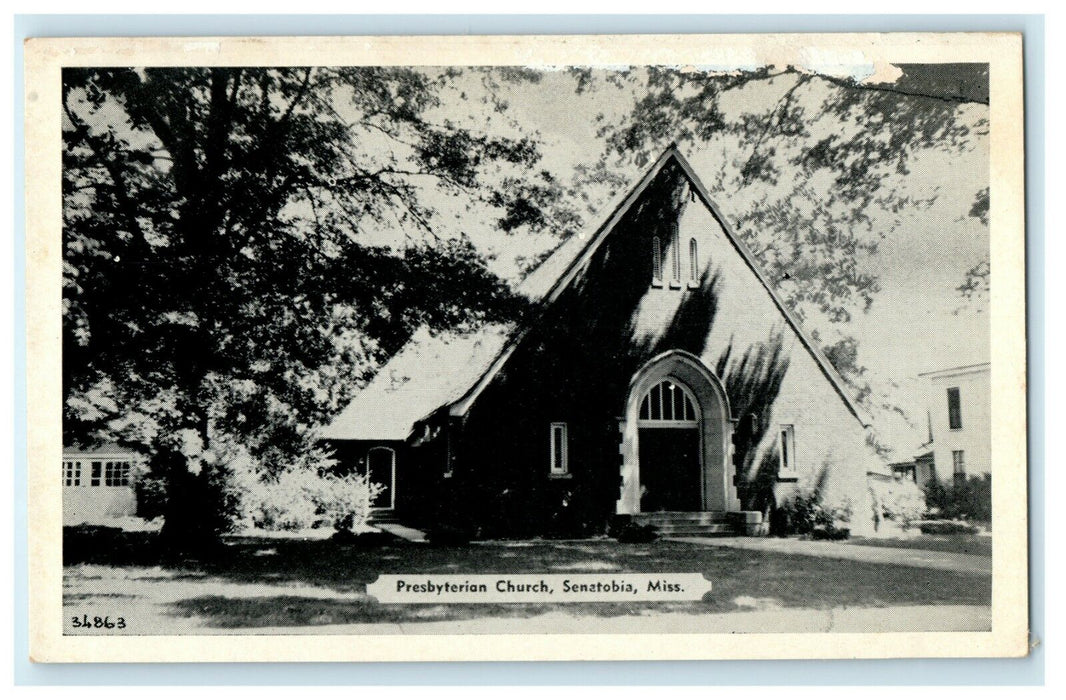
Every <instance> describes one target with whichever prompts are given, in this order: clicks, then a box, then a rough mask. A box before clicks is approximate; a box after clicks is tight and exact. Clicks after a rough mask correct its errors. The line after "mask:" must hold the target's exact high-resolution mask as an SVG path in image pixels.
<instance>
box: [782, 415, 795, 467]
mask: <svg viewBox="0 0 1066 700" xmlns="http://www.w3.org/2000/svg"><path fill="white" fill-rule="evenodd" d="M780 442H781V444H780V451H781V471H782V472H790V473H791V472H794V471H796V434H795V429H794V428H793V426H791V425H782V426H781V435H780Z"/></svg>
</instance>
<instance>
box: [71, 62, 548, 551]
mask: <svg viewBox="0 0 1066 700" xmlns="http://www.w3.org/2000/svg"><path fill="white" fill-rule="evenodd" d="M455 77H456V74H455V73H454V72H449V71H441V72H437V73H434V72H432V71H416V70H406V69H398V68H342V69H328V68H282V69H259V68H256V69H246V68H245V69H242V68H188V69H186V68H167V69H144V70H134V69H124V68H120V69H68V70H66V71H65V72H64V75H63V93H62V97H63V110H64V114H65V120H64V126H63V137H64V139H63V140H64V153H63V157H64V169H63V177H64V182H63V185H64V286H63V297H64V298H63V313H64V323H63V352H64V363H63V367H64V391H65V412H64V413H65V415H64V418H65V420H64V432H65V435H64V437H65V439H66V440H68V441H91V440H94V439H108V438H110V439H117V440H119V441H120V442H123V443H125V444H127V445H130V446H133V447H137V448H139V449H141V450H143V451H145V452H147V453H148V454H150V455H151V456H152V459H153V462H154V464H155V468H156V469H158V470H159V471H160V472H161V473H162V474H163V475H164V476H165V478H166V480H167V487H168V488H167V490H168V495H169V501H168V505H167V508H166V512H165V516H166V521H165V525H164V533H165V534H167V535H169V536H170V537H171V538H172V540H173V541H174V543H175V544H196V543H198V542H200V541H206V540H208V539H210V538H211V536H212V535H213V533H214V532H215V531H216V528H215V527H214V526H213V521H214V520H215V519H216V518H215V516H217V515H218V513H217V511H218V509H219V508H220V507H221V504H220V503H218V502H211V501H209V500H208V496H205V495H204V494H207V493H209V492H210V489H209V488H207V486H206V484H208V483H209V482H210V479H211V478H212V475H213V474H214V475H215V476H217V473H218V472H219V470H221V469H223V468H224V464H223V463H224V461H225V456H224V454H223V453H224V452H225V449H227V448H228V446H230V445H231V443H232V442H234V441H236V442H238V443H241V447H242V448H243V449H246V450H248V451H251V452H252V453H253V454H255V453H259V454H265V453H267V452H270V451H271V450H273V451H277V450H282V451H284V450H286V449H287V450H289V451H290V452H294V451H297V450H299V449H300V445H301V441H302V440H303V439H304V437H305V427H306V426H307V425H309V424H312V423H314V422H315V421H316V420H319V419H321V418H322V417H323V416H324V415H325V414H326V413H327V412H328V411H329V410H331V409H333V408H335V407H336V406H337V404H338V402H339V401H340V400H341V399H342V398H343V392H344V389H345V387H350V386H352V385H353V383H355V382H356V381H357V380H358V379H359V378H360V376H361V374H365V373H366V372H367V371H368V369H369V368H370V367H371V366H372V365H373V363H374V361H375V360H376V359H379V358H380V357H382V356H385V355H387V354H389V353H390V352H392V351H394V350H395V349H396V348H397V347H398V346H399V345H400V344H401V343H402V342H403V341H404V340H405V339H406V338H407V337H408V336H409V335H410V333H411V332H412V330H413V329H414V328H415V327H416V326H418V325H422V324H429V325H431V326H435V327H450V326H455V325H461V324H463V323H469V322H471V321H472V320H477V319H483V318H491V317H493V316H495V315H498V314H505V315H508V316H513V315H514V314H515V313H516V312H520V311H521V306H520V305H519V304H518V302H517V301H515V300H514V299H513V298H512V297H511V296H510V295H509V293H508V291H507V290H508V288H507V286H506V285H504V284H503V283H502V282H501V281H500V280H499V279H497V278H496V277H495V276H493V275H492V274H490V273H489V271H488V269H487V267H486V264H485V261H484V259H483V258H482V256H481V255H479V254H478V252H477V251H476V250H475V248H474V247H473V246H472V245H471V243H470V242H469V240H467V239H466V238H464V237H462V236H458V237H448V238H442V237H439V236H437V234H436V223H437V219H438V217H437V216H436V212H435V208H434V207H433V206H432V203H433V202H438V201H442V198H455V197H466V198H468V199H471V200H482V201H484V202H486V203H487V204H489V205H491V207H492V209H491V210H492V211H495V212H496V213H497V214H498V215H499V217H500V218H501V219H503V220H504V221H505V225H506V227H507V228H508V229H509V230H515V229H518V228H521V227H522V226H531V227H536V226H543V225H546V224H547V223H548V222H547V221H546V220H545V218H544V214H543V211H537V212H530V211H525V210H523V209H521V208H520V206H521V204H520V203H521V202H522V201H523V199H524V197H523V196H522V192H523V188H524V187H525V186H526V179H524V178H523V177H522V174H523V173H526V172H530V168H531V167H532V166H533V165H535V164H536V162H537V161H538V159H539V154H538V151H537V147H536V144H535V143H534V142H533V141H532V140H530V139H528V138H524V137H522V136H521V134H514V135H504V136H500V135H491V134H490V133H488V132H485V131H476V130H474V129H473V128H470V127H469V126H467V127H464V126H460V125H457V124H455V123H453V122H451V121H449V120H447V119H445V118H444V117H442V116H441V115H440V110H439V109H438V108H439V105H440V93H441V92H442V91H443V90H446V89H448V86H449V85H450V84H451V81H452V79H454V78H455ZM498 109H501V110H502V109H503V107H499V108H498ZM534 172H535V171H534ZM529 186H530V187H531V188H536V187H537V186H538V185H537V184H536V183H535V182H532V181H531V182H530V185H529ZM536 196H538V197H540V198H542V199H543V197H544V196H545V195H544V193H543V192H541V193H539V194H537V195H536ZM534 214H535V215H534ZM390 230H391V231H403V232H404V235H406V236H407V238H408V239H407V241H406V242H405V243H403V244H401V245H395V244H393V245H389V246H386V245H374V244H373V242H374V240H375V239H374V235H375V233H378V234H380V233H381V232H382V231H390Z"/></svg>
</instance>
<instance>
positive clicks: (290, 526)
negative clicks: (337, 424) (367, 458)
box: [243, 469, 382, 532]
mask: <svg viewBox="0 0 1066 700" xmlns="http://www.w3.org/2000/svg"><path fill="white" fill-rule="evenodd" d="M381 488H382V487H381V486H380V485H378V484H372V483H371V482H370V480H369V478H368V477H367V476H365V475H363V474H354V473H353V474H346V475H343V476H338V475H336V474H322V473H319V472H317V471H310V470H296V469H289V470H286V471H283V472H281V473H279V474H277V475H274V476H270V475H266V476H262V477H260V479H259V480H258V481H256V482H253V483H251V484H249V485H248V486H247V487H246V488H245V492H244V495H243V509H244V512H245V518H246V519H247V520H248V521H250V523H251V524H253V525H254V526H256V527H261V528H264V529H268V530H301V529H305V528H312V527H321V526H331V527H333V528H334V529H336V530H347V531H352V532H359V531H362V530H365V529H366V523H367V520H368V519H369V518H370V510H371V503H372V502H373V499H374V497H375V496H376V495H377V494H378V493H379V492H380V491H381Z"/></svg>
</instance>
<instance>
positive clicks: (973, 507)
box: [925, 474, 992, 522]
mask: <svg viewBox="0 0 1066 700" xmlns="http://www.w3.org/2000/svg"><path fill="white" fill-rule="evenodd" d="M925 499H926V503H928V505H929V509H930V511H932V512H935V513H936V514H937V515H940V516H942V517H944V518H950V519H952V520H977V521H980V522H990V521H991V520H992V477H991V476H990V475H988V474H982V475H978V476H970V477H968V478H967V479H965V480H959V481H955V482H951V483H947V484H942V483H940V482H939V481H938V480H937V479H936V478H935V477H934V478H933V479H930V480H929V483H927V484H926V486H925Z"/></svg>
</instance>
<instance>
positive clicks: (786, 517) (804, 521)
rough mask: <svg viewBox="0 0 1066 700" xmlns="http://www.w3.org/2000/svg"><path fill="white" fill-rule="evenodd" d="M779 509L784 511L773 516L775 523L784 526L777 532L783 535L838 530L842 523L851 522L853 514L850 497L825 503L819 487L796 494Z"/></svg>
mask: <svg viewBox="0 0 1066 700" xmlns="http://www.w3.org/2000/svg"><path fill="white" fill-rule="evenodd" d="M779 510H780V511H782V512H781V513H778V514H776V515H775V516H772V517H773V520H774V522H775V524H777V525H778V527H780V528H782V531H779V532H778V533H777V534H781V535H811V534H813V533H814V531H815V530H823V531H832V530H837V529H840V528H839V525H840V524H842V523H850V522H851V516H852V506H851V501H850V500H849V499H847V498H845V499H844V500H842V501H841V502H840V503H837V504H835V505H828V504H825V503H823V498H822V494H821V491H819V490H818V489H811V490H810V491H806V492H800V493H797V494H795V495H794V496H792V498H790V499H789V500H787V501H785V503H784V505H782V506H781V508H780V509H779Z"/></svg>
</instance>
